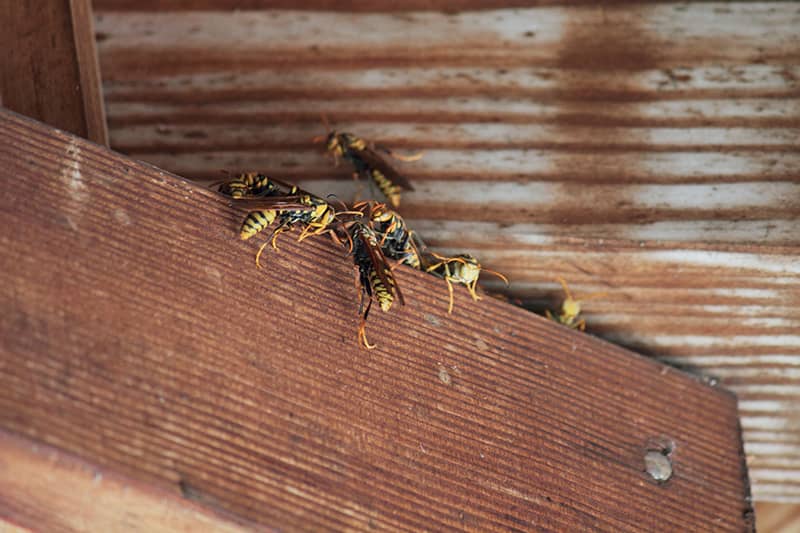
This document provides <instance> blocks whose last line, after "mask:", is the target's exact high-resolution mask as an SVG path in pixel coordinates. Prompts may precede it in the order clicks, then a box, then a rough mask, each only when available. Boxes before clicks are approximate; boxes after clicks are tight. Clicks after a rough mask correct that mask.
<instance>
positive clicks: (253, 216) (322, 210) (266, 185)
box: [220, 174, 361, 268]
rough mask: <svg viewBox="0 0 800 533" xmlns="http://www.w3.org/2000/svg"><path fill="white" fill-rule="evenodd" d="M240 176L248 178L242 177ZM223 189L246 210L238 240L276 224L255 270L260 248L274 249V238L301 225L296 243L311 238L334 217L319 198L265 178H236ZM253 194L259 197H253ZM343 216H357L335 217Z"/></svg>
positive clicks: (262, 246) (331, 209)
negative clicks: (270, 245)
mask: <svg viewBox="0 0 800 533" xmlns="http://www.w3.org/2000/svg"><path fill="white" fill-rule="evenodd" d="M242 176H250V175H247V174H243V175H242ZM256 176H261V175H256ZM231 184H233V185H231ZM281 187H283V188H284V189H286V190H287V192H286V193H283V192H282V191H281V190H280V188H281ZM223 190H224V191H230V192H231V193H234V192H235V193H236V194H237V196H234V195H233V194H229V196H230V197H231V198H234V199H235V200H236V202H235V205H237V206H239V207H244V208H246V209H248V210H249V212H248V214H247V216H246V217H245V219H244V222H242V228H241V230H240V232H239V237H240V238H241V239H242V240H247V239H250V238H251V237H253V236H255V235H257V234H258V233H260V232H261V231H263V230H264V229H266V228H267V227H269V226H270V225H271V224H272V223H273V222H274V221H275V220H277V221H278V225H277V226H276V227H275V229H274V230H273V231H272V234H271V235H270V237H269V238H268V239H267V241H266V242H265V243H264V244H263V245H261V248H259V250H258V253H257V254H256V265H257V266H258V267H259V268H261V254H262V253H263V252H264V248H266V246H267V244H270V243H271V244H272V247H273V248H274V249H276V250H277V249H278V245H277V238H278V236H279V235H280V234H281V233H283V232H286V231H290V230H291V229H292V228H294V226H295V225H299V226H302V228H303V230H302V231H301V233H300V236H299V237H298V240H299V241H303V240H304V239H306V238H308V237H310V236H312V235H320V234H322V233H325V232H327V231H331V230H330V226H331V224H333V222H334V220H336V216H337V213H336V211H335V210H334V208H333V207H332V206H331V205H330V204H329V203H328V202H327V201H325V200H323V199H322V198H319V197H317V196H314V195H313V194H311V193H308V192H305V191H302V190H300V189H298V188H297V187H296V186H294V185H289V184H287V183H283V182H280V181H278V180H274V179H269V178H266V177H265V176H264V179H263V180H261V179H253V180H250V181H248V180H247V179H242V177H241V176H240V177H239V178H237V179H235V180H232V181H231V182H228V183H226V184H223V185H222V186H221V187H220V191H223ZM257 194H260V195H261V196H256V195H257ZM344 213H354V214H358V215H360V214H361V213H356V212H348V211H345V212H340V213H339V214H344Z"/></svg>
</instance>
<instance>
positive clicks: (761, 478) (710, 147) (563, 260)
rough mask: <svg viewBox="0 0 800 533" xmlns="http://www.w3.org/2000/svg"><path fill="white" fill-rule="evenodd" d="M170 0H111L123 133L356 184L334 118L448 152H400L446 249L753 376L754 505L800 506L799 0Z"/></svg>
mask: <svg viewBox="0 0 800 533" xmlns="http://www.w3.org/2000/svg"><path fill="white" fill-rule="evenodd" d="M334 4H335V5H334ZM161 5H162V4H159V3H158V2H156V1H155V0H154V1H152V2H141V1H138V0H137V1H136V2H130V1H127V0H101V1H99V2H97V3H96V8H97V17H98V23H97V27H98V32H99V33H98V40H99V42H100V44H99V48H100V56H101V61H102V64H103V72H104V90H105V94H106V98H107V100H108V105H109V115H110V118H109V120H110V124H111V137H112V145H113V146H114V147H115V148H116V149H118V150H120V151H123V152H125V153H128V154H130V155H132V156H134V157H137V158H140V159H143V160H146V161H149V162H152V163H154V164H157V165H159V166H160V167H162V168H165V169H168V170H171V171H174V172H177V173H179V174H180V175H183V176H186V177H190V178H196V179H205V180H217V179H220V176H221V173H220V171H221V170H223V169H224V170H228V171H231V172H235V171H239V170H248V171H250V170H258V171H263V172H267V173H272V174H274V175H279V176H284V177H287V178H291V179H295V180H298V181H302V182H303V184H304V186H306V187H307V188H308V189H310V190H320V191H330V192H335V193H336V194H337V195H338V196H339V197H340V198H343V199H350V198H352V196H353V195H354V193H355V185H354V184H353V182H352V180H351V179H350V176H349V171H348V170H347V168H346V167H345V166H340V167H339V168H334V167H333V166H332V165H331V162H330V160H329V159H327V158H326V157H325V156H324V155H323V153H322V151H321V148H320V146H318V145H314V144H313V143H312V142H311V140H312V138H313V137H314V136H316V135H319V134H321V133H322V132H323V127H322V124H321V120H320V115H321V114H325V115H327V117H328V118H329V119H330V120H331V121H332V122H333V123H334V124H335V125H336V126H337V127H339V128H341V129H344V130H351V131H354V132H356V133H358V134H361V135H363V136H364V137H366V138H369V139H374V140H377V141H379V142H382V143H384V144H386V145H388V146H391V147H394V148H398V149H400V150H403V149H407V150H409V151H416V150H425V156H424V158H423V159H422V160H421V161H418V162H416V163H413V164H403V163H398V166H399V167H400V168H401V169H402V171H403V172H404V173H405V174H406V175H408V177H409V178H410V179H411V180H412V181H413V183H414V185H415V187H416V191H415V192H414V193H411V194H407V195H404V197H403V206H402V214H403V215H404V216H405V217H406V219H407V220H408V221H409V223H410V224H411V225H412V227H414V228H415V229H416V230H417V231H418V232H419V233H420V234H421V235H423V237H424V238H425V239H426V240H427V241H428V242H429V244H432V245H434V246H436V247H437V248H438V249H439V250H440V251H442V252H448V251H461V250H468V251H470V252H471V253H473V254H474V255H476V256H477V257H479V258H481V260H482V261H483V262H484V264H485V265H486V266H488V267H489V268H492V269H495V270H498V271H500V272H504V273H506V274H509V275H510V276H511V278H512V285H511V288H510V289H509V290H508V291H504V292H506V293H507V294H509V295H510V296H511V297H513V298H518V299H520V300H522V301H523V303H524V304H525V305H526V306H527V307H529V308H531V309H534V310H536V311H542V310H543V309H544V308H545V307H553V306H555V305H557V304H558V301H559V299H560V298H561V294H560V288H559V286H558V285H557V284H556V282H555V279H554V278H555V277H556V276H559V275H561V276H564V277H566V278H567V279H568V280H569V281H570V283H571V284H572V285H573V288H574V289H575V291H576V292H577V293H579V294H588V293H591V292H593V291H596V290H605V291H608V292H609V296H608V297H607V298H605V299H603V300H598V301H592V302H590V304H589V305H588V307H587V309H588V311H589V312H590V314H589V318H590V320H589V325H590V328H591V330H592V331H593V332H595V333H596V334H598V335H601V336H603V337H605V338H607V339H609V340H612V341H614V342H620V343H623V344H625V345H627V346H630V347H633V348H635V349H637V350H639V351H641V352H644V353H646V354H648V355H651V356H653V357H657V358H660V359H661V360H662V361H665V362H669V363H670V364H676V365H680V366H682V367H683V368H685V369H687V370H689V371H692V372H696V373H698V374H701V375H704V376H707V377H709V378H714V379H719V380H721V381H722V382H723V383H724V384H725V385H726V386H729V387H731V388H733V389H735V390H736V392H737V394H738V395H739V396H740V398H741V400H742V402H741V404H740V409H741V413H742V416H743V418H742V423H743V427H744V431H745V441H746V447H747V449H748V456H749V458H750V460H751V476H752V480H753V482H754V496H755V498H756V499H762V500H778V499H780V500H793V501H798V502H800V484H798V481H797V480H798V478H800V454H798V450H800V335H799V334H798V331H800V271H799V270H798V267H797V265H798V262H797V257H798V255H800V248H799V246H800V238H799V237H798V236H800V231H798V229H800V177H798V173H797V168H800V144H799V143H798V139H800V84H799V83H800V82H798V80H800V70H798V67H797V65H798V59H800V57H799V56H798V52H799V51H800V34H798V32H797V27H800V12H799V11H798V9H797V6H796V5H795V4H792V3H780V2H766V3H761V2H732V3H731V2H620V3H603V6H597V5H586V3H584V2H537V1H524V2H513V3H503V5H502V6H500V5H498V3H496V2H486V1H472V0H465V1H459V2H438V1H427V0H425V1H423V0H420V1H415V2H411V3H402V5H401V4H398V3H385V2H374V1H366V0H365V1H352V2H335V3H330V2H327V1H323V0H313V1H308V2H292V3H291V7H289V6H288V4H287V3H285V2H280V1H272V0H263V1H262V0H253V1H251V2H248V3H239V2H236V7H238V8H240V9H244V8H247V10H240V11H235V12H234V11H231V10H230V8H231V7H232V6H233V3H232V2H230V1H228V0H203V1H198V0H186V1H182V2H179V3H171V4H170V6H171V7H174V9H176V10H178V12H172V13H170V12H164V11H163V10H159V9H158V7H159V6H161ZM489 287H491V288H493V289H498V290H500V289H501V287H499V285H493V284H490V285H489Z"/></svg>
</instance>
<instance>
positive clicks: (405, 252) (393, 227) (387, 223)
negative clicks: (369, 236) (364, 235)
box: [353, 202, 424, 270]
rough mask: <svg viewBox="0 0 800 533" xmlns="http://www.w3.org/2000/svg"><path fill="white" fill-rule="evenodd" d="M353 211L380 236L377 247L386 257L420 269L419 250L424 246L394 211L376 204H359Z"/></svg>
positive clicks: (420, 256) (384, 205) (420, 257)
mask: <svg viewBox="0 0 800 533" xmlns="http://www.w3.org/2000/svg"><path fill="white" fill-rule="evenodd" d="M353 209H354V210H356V211H360V212H361V213H363V215H364V218H365V219H366V220H368V221H369V223H370V226H371V227H372V229H374V230H375V233H377V234H378V235H379V236H380V241H379V245H380V247H381V250H382V251H383V253H384V255H385V256H386V257H388V258H389V259H395V260H397V261H399V262H400V264H404V265H408V266H410V267H411V268H415V269H417V270H421V269H422V254H421V253H420V250H421V249H424V244H423V243H422V241H421V240H420V239H419V237H418V236H417V235H416V233H415V232H413V231H412V230H410V229H409V228H408V226H407V225H406V223H405V220H403V218H402V217H401V216H400V215H399V214H397V212H396V211H395V210H393V209H391V208H390V207H387V206H386V204H382V203H376V202H361V203H358V204H356V205H354V206H353Z"/></svg>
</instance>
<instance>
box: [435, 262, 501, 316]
mask: <svg viewBox="0 0 800 533" xmlns="http://www.w3.org/2000/svg"><path fill="white" fill-rule="evenodd" d="M430 256H431V258H432V259H431V260H430V264H429V266H427V267H426V269H425V271H426V272H430V273H432V274H434V275H436V276H439V277H440V278H443V279H444V280H445V281H446V282H447V290H448V292H449V294H450V305H449V306H448V307H447V313H448V314H450V313H452V312H453V282H455V283H461V284H463V285H466V287H467V290H469V293H470V295H472V299H473V300H475V301H478V300H480V299H481V297H480V296H478V293H477V292H476V291H475V289H476V287H477V284H478V277H479V276H480V275H481V272H488V273H490V274H493V275H495V276H497V277H498V278H500V279H502V280H503V281H505V282H506V285H508V279H507V278H506V277H505V276H504V275H502V274H501V273H499V272H495V271H494V270H489V269H486V268H483V267H481V264H480V263H479V262H478V260H477V259H475V258H474V257H473V256H471V255H468V254H460V255H456V256H454V257H444V256H441V255H439V254H436V253H433V252H431V253H430Z"/></svg>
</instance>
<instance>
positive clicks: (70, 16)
mask: <svg viewBox="0 0 800 533" xmlns="http://www.w3.org/2000/svg"><path fill="white" fill-rule="evenodd" d="M0 20H2V21H3V32H2V40H0V102H2V105H3V106H4V107H7V108H9V109H13V110H14V111H17V112H18V113H22V114H24V115H27V116H29V117H33V118H36V119H38V120H42V121H44V122H47V123H48V124H51V125H53V126H55V127H57V128H61V129H63V130H66V131H70V132H73V133H75V134H77V135H80V136H82V137H86V138H88V139H91V140H93V141H94V142H96V143H99V144H104V145H108V128H107V126H106V117H105V102H104V100H103V94H102V91H101V88H100V72H99V65H98V60H97V48H96V46H95V38H94V18H93V15H92V5H91V0H57V1H51V2H46V3H45V4H42V3H37V2H3V3H2V5H0Z"/></svg>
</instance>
